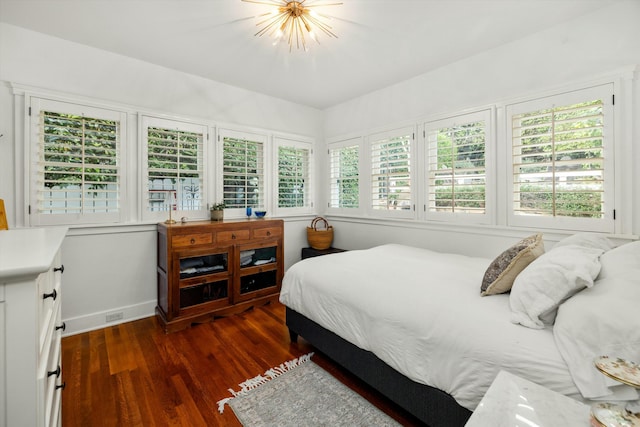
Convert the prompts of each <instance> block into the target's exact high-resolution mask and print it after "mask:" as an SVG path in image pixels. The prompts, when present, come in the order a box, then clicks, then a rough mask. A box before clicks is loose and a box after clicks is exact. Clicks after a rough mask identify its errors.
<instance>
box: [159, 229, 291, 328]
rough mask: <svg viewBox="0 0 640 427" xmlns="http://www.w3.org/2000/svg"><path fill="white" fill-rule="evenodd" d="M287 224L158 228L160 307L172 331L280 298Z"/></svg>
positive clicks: (164, 325)
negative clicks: (284, 238)
mask: <svg viewBox="0 0 640 427" xmlns="http://www.w3.org/2000/svg"><path fill="white" fill-rule="evenodd" d="M283 235H284V224H283V221H282V220H277V219H268V220H264V219H251V220H238V221H215V222H212V221H195V222H187V223H176V224H164V223H162V224H158V268H157V272H158V305H157V307H156V314H157V316H158V319H159V320H160V322H161V324H162V325H163V327H164V328H165V331H166V332H172V331H176V330H179V329H183V328H186V327H188V326H190V325H191V324H192V323H198V322H203V321H207V320H212V319H213V318H214V317H216V316H225V315H229V314H234V313H238V312H241V311H244V310H247V309H248V308H251V307H253V306H255V305H261V304H266V303H268V302H270V301H275V300H277V299H278V295H279V293H280V287H281V284H282V276H283V274H284V249H283Z"/></svg>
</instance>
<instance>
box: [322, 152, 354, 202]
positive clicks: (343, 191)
mask: <svg viewBox="0 0 640 427" xmlns="http://www.w3.org/2000/svg"><path fill="white" fill-rule="evenodd" d="M359 167H360V146H359V145H345V146H340V147H337V148H331V149H329V168H330V171H329V176H330V180H331V181H330V184H329V191H330V197H329V207H330V208H343V209H355V208H358V207H359V206H360V200H359V195H360V189H359V179H360V175H359Z"/></svg>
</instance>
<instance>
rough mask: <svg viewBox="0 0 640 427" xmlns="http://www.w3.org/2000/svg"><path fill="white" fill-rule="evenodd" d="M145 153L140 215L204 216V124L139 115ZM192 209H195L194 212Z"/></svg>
mask: <svg viewBox="0 0 640 427" xmlns="http://www.w3.org/2000/svg"><path fill="white" fill-rule="evenodd" d="M142 129H143V131H142V132H143V135H144V137H143V139H144V147H145V149H146V153H145V154H146V155H145V159H144V162H145V168H146V176H145V188H144V194H143V217H144V218H145V219H155V220H159V219H164V218H165V217H167V215H168V211H169V210H172V211H175V213H174V214H173V216H175V217H182V216H187V217H191V218H193V217H194V216H195V217H204V216H205V215H206V206H205V202H204V198H205V197H204V195H205V193H204V190H205V188H204V187H205V178H204V175H205V174H204V158H205V156H204V139H205V138H206V135H207V127H206V126H204V125H197V124H192V123H186V122H181V121H177V120H168V119H161V118H155V117H147V116H143V117H142ZM194 211H195V212H194Z"/></svg>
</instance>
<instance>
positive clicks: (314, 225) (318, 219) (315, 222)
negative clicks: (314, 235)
mask: <svg viewBox="0 0 640 427" xmlns="http://www.w3.org/2000/svg"><path fill="white" fill-rule="evenodd" d="M321 221H322V222H324V228H326V229H327V230H328V229H329V228H330V227H331V226H330V225H329V223H328V222H327V220H326V219H324V218H323V217H321V216H317V217H315V218H314V219H313V221H311V228H313V229H314V230H316V231H318V223H319V222H321Z"/></svg>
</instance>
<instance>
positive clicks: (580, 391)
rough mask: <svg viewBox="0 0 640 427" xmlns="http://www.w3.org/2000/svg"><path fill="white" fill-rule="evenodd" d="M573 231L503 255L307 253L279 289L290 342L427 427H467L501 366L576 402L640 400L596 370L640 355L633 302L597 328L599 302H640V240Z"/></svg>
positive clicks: (379, 250) (388, 248)
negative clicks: (600, 359) (595, 365)
mask: <svg viewBox="0 0 640 427" xmlns="http://www.w3.org/2000/svg"><path fill="white" fill-rule="evenodd" d="M565 240H566V241H565V242H560V243H558V244H557V245H556V246H554V248H553V249H552V250H550V251H548V252H546V253H545V252H544V247H543V243H542V238H541V235H536V236H530V237H529V238H527V239H523V240H522V241H521V242H518V244H516V245H514V246H512V247H511V248H509V249H508V250H506V251H505V253H507V255H509V256H507V257H506V258H505V253H503V254H501V256H499V257H497V258H496V259H493V260H492V259H486V258H474V257H467V256H463V255H457V254H446V253H438V252H435V251H430V250H426V249H421V248H414V247H409V246H404V245H397V244H388V245H381V246H377V247H374V248H371V249H366V250H356V251H348V252H343V253H337V254H331V255H326V256H322V257H315V258H309V259H306V260H304V261H301V262H299V263H297V264H295V265H293V266H292V267H291V268H290V269H289V270H288V271H287V272H286V274H285V277H284V280H283V286H282V292H281V296H280V300H281V302H282V303H283V304H284V305H285V306H286V316H287V319H286V322H287V326H288V328H289V331H290V333H291V337H292V340H295V339H296V337H297V336H298V335H300V336H302V337H304V338H305V339H306V340H307V341H309V342H310V343H311V344H312V345H314V346H315V347H316V348H317V349H318V350H320V351H322V352H323V353H325V354H327V355H328V356H329V357H330V358H332V359H334V360H335V361H336V362H338V363H339V364H341V365H343V366H344V367H345V368H347V369H348V370H350V371H351V372H353V373H354V374H355V375H357V376H359V377H360V378H362V379H363V380H364V381H365V382H367V383H369V384H370V385H371V386H373V387H374V388H376V389H377V390H379V391H380V392H381V393H382V394H384V395H386V396H387V397H389V398H390V399H391V400H392V401H394V402H396V403H397V404H398V405H399V406H401V407H403V408H404V409H406V410H407V411H409V412H410V413H411V414H413V415H415V416H416V417H417V418H418V419H419V420H421V421H422V422H424V423H425V424H427V425H430V426H461V425H464V424H465V422H466V420H467V419H468V418H469V416H470V415H471V413H472V411H473V410H474V409H475V407H476V406H477V405H478V403H479V402H480V400H481V398H482V396H483V395H484V393H485V392H486V390H487V389H488V388H489V386H490V385H491V382H492V381H493V380H494V379H495V377H496V376H497V374H498V372H499V371H500V370H506V371H509V372H511V373H512V374H515V375H518V376H520V377H523V378H525V379H528V380H530V381H533V382H535V383H537V384H540V385H542V386H545V387H547V388H550V389H552V390H555V391H557V392H560V393H562V394H565V395H567V396H570V397H573V398H575V399H578V400H583V401H584V400H587V399H612V398H615V399H616V400H620V399H634V398H637V393H636V391H635V390H634V389H632V388H631V387H628V386H622V387H620V386H619V385H618V384H617V383H614V382H612V381H610V380H608V379H607V378H605V377H604V376H603V375H600V374H597V373H595V374H594V372H592V370H595V369H591V368H592V360H593V357H595V355H598V354H609V353H612V352H613V353H614V354H616V355H618V356H620V357H626V358H631V359H632V360H634V359H635V360H640V332H638V331H640V316H637V315H631V314H629V313H626V310H623V311H622V313H623V314H620V315H619V317H620V318H619V319H614V320H615V321H611V319H610V317H611V316H608V317H607V319H608V320H606V322H609V323H611V324H607V326H606V328H603V329H602V330H598V328H599V327H600V326H601V324H602V323H603V322H601V321H600V320H599V319H600V317H602V312H603V310H602V309H601V306H600V302H602V301H603V300H605V301H607V298H609V299H610V300H611V301H615V304H617V305H618V306H620V304H622V305H623V306H624V305H625V304H627V305H628V307H627V308H628V309H629V310H632V312H633V311H635V310H636V307H637V304H638V302H640V270H639V269H640V242H634V243H629V244H626V245H623V246H621V247H619V248H615V249H614V248H613V246H614V245H613V244H612V243H611V242H610V241H609V240H608V239H606V238H605V237H602V236H594V235H576V236H572V237H571V238H567V239H565ZM532 241H534V242H535V244H530V242H532ZM522 242H524V243H522ZM541 246H542V250H540V247H541ZM513 248H516V249H515V250H514V249H513ZM509 251H510V252H509ZM536 251H537V252H536ZM501 257H502V258H501ZM620 260H622V261H620ZM516 261H518V262H516ZM516 264H519V265H518V266H516ZM603 265H606V268H605V267H604V266H603ZM497 267H499V268H497ZM496 268H497V270H500V271H499V272H498V273H497V274H496ZM601 270H602V271H601ZM605 270H606V271H605ZM605 273H606V274H605ZM599 275H602V276H603V277H602V278H600V277H599ZM496 277H498V278H501V279H505V280H506V282H509V281H510V282H511V284H510V285H509V286H508V289H505V285H504V283H503V282H504V281H505V280H502V282H500V283H498V281H497V280H494V279H496ZM489 279H490V281H491V283H489V285H488V286H485V284H486V283H485V282H487V280H489ZM547 282H548V285H547ZM565 282H567V283H565ZM496 283H498V284H499V286H497V287H496V288H495V289H493V292H489V291H491V290H492V286H493V285H495V284H496ZM481 285H482V286H481ZM595 285H597V286H595ZM559 289H560V290H561V291H559ZM594 291H595V292H594ZM603 293H604V294H605V296H603V295H602V294H603ZM622 295H625V296H624V297H623V296H622ZM554 299H555V300H556V302H555V303H553V304H551V305H552V306H551V307H550V306H549V302H548V301H549V300H554ZM623 308H624V307H623ZM616 313H618V312H616ZM614 317H615V316H614ZM585 319H588V320H585ZM593 322H596V323H594V324H593V325H592V323H593ZM606 322H605V323H606ZM621 325H622V326H621ZM621 327H622V328H628V329H629V330H630V335H626V336H625V337H624V338H622V334H620V333H619V332H624V334H626V333H627V331H626V329H625V330H624V331H621V330H619V328H621ZM585 328H590V329H591V331H594V330H597V332H595V333H585V332H584V331H585ZM607 328H613V329H614V330H616V329H618V330H617V331H616V332H615V333H613V334H612V333H611V330H609V329H607ZM634 328H635V330H634ZM583 335H585V336H586V337H585V336H583ZM603 352H604V353H603ZM574 359H575V360H574Z"/></svg>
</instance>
